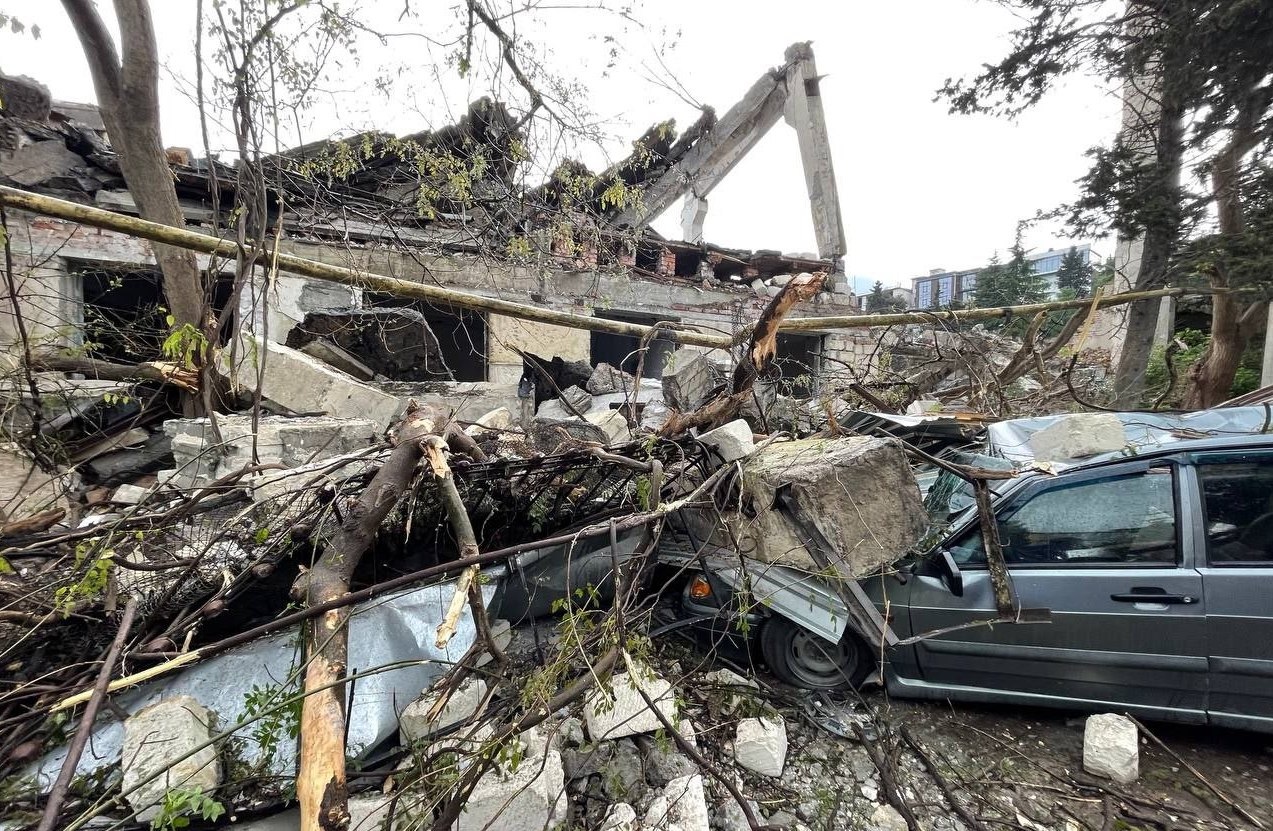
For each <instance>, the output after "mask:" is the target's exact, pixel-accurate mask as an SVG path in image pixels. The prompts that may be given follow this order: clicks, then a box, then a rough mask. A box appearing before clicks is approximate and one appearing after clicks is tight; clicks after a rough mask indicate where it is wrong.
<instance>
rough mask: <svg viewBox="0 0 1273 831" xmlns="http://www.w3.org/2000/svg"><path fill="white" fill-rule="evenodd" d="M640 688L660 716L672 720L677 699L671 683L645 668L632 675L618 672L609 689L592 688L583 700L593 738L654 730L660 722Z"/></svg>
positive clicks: (608, 737) (614, 737)
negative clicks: (674, 696)
mask: <svg viewBox="0 0 1273 831" xmlns="http://www.w3.org/2000/svg"><path fill="white" fill-rule="evenodd" d="M638 690H642V691H644V692H645V694H646V695H647V696H649V697H650V700H651V701H653V702H654V705H655V706H656V707H657V708H658V711H659V712H660V713H662V714H663V716H664V717H665V718H666V719H668V721H671V722H673V723H675V721H676V702H675V701H674V700H673V693H672V685H671V684H670V683H668V682H667V681H665V680H663V679H662V678H659V677H657V676H654V675H652V674H650V673H648V672H646V671H644V670H638V671H637V672H636V673H635V674H631V673H626V672H624V673H620V674H618V675H615V676H614V678H613V679H612V682H611V686H610V689H609V690H608V691H607V690H604V689H600V688H598V689H594V690H593V691H592V692H591V693H590V694H589V695H588V698H587V700H586V701H585V702H584V710H583V715H584V723H585V724H587V725H588V735H589V736H591V737H592V739H593V741H602V740H604V739H617V738H621V737H623V736H635V735H638V734H640V733H653V732H654V731H656V730H659V729H660V728H662V727H663V722H662V721H660V720H659V717H658V715H657V714H655V712H654V711H653V710H651V709H650V708H649V707H648V706H646V703H645V700H644V699H643V698H642V697H641V694H640V692H638Z"/></svg>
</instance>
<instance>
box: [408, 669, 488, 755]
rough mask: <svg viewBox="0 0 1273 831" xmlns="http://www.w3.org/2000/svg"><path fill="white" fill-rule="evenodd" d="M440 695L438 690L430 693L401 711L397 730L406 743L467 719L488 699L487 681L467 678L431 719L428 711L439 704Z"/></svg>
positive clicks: (418, 739)
mask: <svg viewBox="0 0 1273 831" xmlns="http://www.w3.org/2000/svg"><path fill="white" fill-rule="evenodd" d="M438 695H439V694H438V693H437V692H427V693H425V694H424V695H422V696H420V697H419V698H417V699H416V700H415V701H413V702H411V703H410V704H408V705H407V709H405V710H403V711H402V715H401V716H399V717H398V730H399V731H400V732H401V733H402V740H403V742H415V741H420V740H421V739H425V738H427V737H429V736H431V735H433V734H434V733H438V732H440V731H442V730H445V729H446V728H448V727H451V726H452V725H455V724H459V723H460V722H462V721H465V720H466V719H468V718H469V717H470V716H472V715H473V714H474V713H476V712H477V708H478V707H480V706H481V704H482V701H483V700H484V699H485V698H486V682H485V681H483V680H481V679H480V678H470V679H468V680H467V681H465V682H464V683H463V684H461V685H460V686H459V688H458V689H456V690H455V692H453V693H452V694H451V698H450V699H449V700H448V701H447V702H446V704H445V705H443V707H442V709H441V711H439V712H438V714H437V716H436V717H435V718H430V717H429V713H430V712H431V711H432V710H433V707H434V705H435V704H437V701H438Z"/></svg>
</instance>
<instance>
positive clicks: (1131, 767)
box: [1083, 713, 1140, 785]
mask: <svg viewBox="0 0 1273 831" xmlns="http://www.w3.org/2000/svg"><path fill="white" fill-rule="evenodd" d="M1083 770H1085V771H1087V772H1088V773H1090V774H1092V775H1094V776H1103V777H1105V778H1106V779H1113V780H1114V781H1115V782H1118V783H1120V784H1123V785H1130V784H1131V783H1133V782H1135V781H1136V780H1137V779H1139V778H1140V731H1139V730H1137V729H1136V724H1135V723H1134V722H1133V721H1132V720H1131V719H1129V718H1128V717H1127V716H1123V715H1118V714H1117V713H1100V714H1098V715H1094V716H1088V718H1087V722H1086V723H1085V724H1084V727H1083Z"/></svg>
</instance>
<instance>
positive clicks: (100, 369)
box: [31, 351, 199, 392]
mask: <svg viewBox="0 0 1273 831" xmlns="http://www.w3.org/2000/svg"><path fill="white" fill-rule="evenodd" d="M31 368H32V369H46V370H53V371H54V372H79V373H82V374H84V375H87V376H88V377H90V378H98V379H101V380H104V381H158V382H160V383H161V384H174V385H176V386H178V387H181V388H182V389H183V390H186V391H187V392H197V391H198V390H199V371H198V370H195V369H187V368H186V367H183V366H181V365H180V364H175V363H171V362H168V361H146V362H144V363H140V364H117V363H115V362H113V361H103V360H99V359H97V358H87V357H84V356H82V355H60V354H57V353H55V352H50V351H41V352H36V353H35V354H34V355H32V356H31Z"/></svg>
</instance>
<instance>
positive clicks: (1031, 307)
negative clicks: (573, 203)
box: [0, 185, 1258, 348]
mask: <svg viewBox="0 0 1273 831" xmlns="http://www.w3.org/2000/svg"><path fill="white" fill-rule="evenodd" d="M0 205H4V206H6V207H10V208H15V209H17V210H22V211H29V212H31V213H35V214H42V215H44V216H51V217H56V218H58V219H64V220H67V221H69V222H79V223H82V224H84V225H89V226H92V227H94V228H104V229H106V230H108V231H115V232H117V233H120V234H125V235H127V236H130V237H137V238H140V239H146V240H150V241H151V242H159V243H163V244H165V245H171V246H175V247H178V248H188V249H190V250H191V251H198V252H201V253H204V254H218V255H220V256H223V257H230V258H234V257H235V256H237V255H238V254H239V253H240V252H239V248H238V246H237V245H236V244H235V243H234V242H233V241H231V240H224V239H220V238H218V237H213V236H209V235H208V234H201V233H199V232H197V231H191V230H189V229H188V228H174V227H171V226H169V225H160V224H159V223H156V222H147V221H146V220H143V219H138V218H136V217H132V216H125V215H124V214H117V213H113V212H111V211H104V210H102V209H101V208H94V207H90V206H88V205H80V204H77V203H75V202H68V201H66V200H64V199H55V198H54V197H51V196H44V195H42V194H37V193H29V192H27V191H24V190H20V189H18V188H11V187H7V186H4V185H0ZM271 244H272V243H271ZM272 259H273V260H274V261H275V263H274V264H275V267H276V268H277V270H278V271H279V272H283V273H287V274H298V275H300V276H302V277H309V278H312V279H314V280H324V281H326V282H330V283H339V284H341V285H347V286H355V287H358V288H363V289H369V290H371V291H380V292H386V293H388V294H392V295H394V296H396V297H408V298H414V299H418V300H429V301H433V302H443V303H449V304H452V305H454V306H459V307H460V308H462V309H472V310H473V311H479V312H493V313H495V314H500V315H507V316H508V317H514V318H518V319H521V320H534V321H538V322H540V323H552V324H555V325H557V326H570V327H574V328H577V329H585V330H588V331H592V332H609V333H611V334H616V335H630V336H632V337H636V338H642V337H646V336H649V335H651V334H653V333H654V332H655V331H658V332H659V333H660V335H661V337H664V338H666V339H668V340H671V341H674V342H675V343H681V344H689V345H692V346H709V347H717V348H727V347H730V346H733V345H734V344H735V343H736V340H735V339H734V338H732V337H729V336H728V335H717V334H711V333H708V332H687V331H683V330H679V329H674V328H670V327H668V326H667V325H666V324H664V325H663V326H661V327H659V328H658V329H657V330H656V327H653V326H644V325H642V324H639V323H624V322H622V321H617V320H606V319H604V318H599V317H591V316H588V315H578V314H571V313H569V312H558V311H554V310H552V309H543V308H540V307H538V306H531V305H529V304H526V303H513V302H511V301H508V300H496V299H492V298H489V297H482V296H480V295H475V294H469V293H467V292H463V291H457V290H455V289H448V288H444V287H442V286H433V285H426V284H424V283H414V282H411V281H410V280H399V279H397V278H393V277H384V276H381V275H379V274H370V273H367V272H360V271H355V270H354V269H351V268H341V267H340V266H334V265H328V264H326V263H320V262H317V261H315V260H307V259H305V258H303V257H296V256H293V255H291V254H281V253H280V254H277V255H273V254H272ZM1225 292H1233V293H1239V294H1240V293H1244V291H1243V290H1241V289H1215V288H1209V289H1208V288H1189V289H1184V288H1170V289H1157V290H1154V291H1136V292H1124V293H1121V294H1109V295H1105V296H1103V297H1102V298H1101V299H1100V301H1099V302H1098V303H1097V306H1098V307H1099V308H1102V309H1104V308H1108V307H1110V306H1120V305H1123V304H1126V303H1135V302H1137V301H1140V300H1152V299H1156V298H1160V297H1193V296H1198V295H1211V294H1223V293H1225ZM1254 292H1258V289H1253V290H1246V293H1254ZM1091 305H1092V301H1091V300H1089V299H1086V298H1079V299H1077V300H1056V301H1052V302H1048V303H1031V304H1028V305H1024V306H1005V307H1001V308H990V309H959V310H943V311H936V310H935V311H925V312H899V313H895V314H872V315H841V316H834V317H831V316H828V317H802V318H793V319H791V320H786V321H784V322H782V324H781V325H780V327H779V328H780V329H782V330H784V331H787V330H791V331H802V330H804V331H807V330H819V331H822V330H830V329H869V328H871V327H875V326H896V325H898V324H905V323H940V322H943V321H946V322H955V321H968V320H991V319H994V318H999V317H1012V316H1019V317H1020V316H1032V315H1035V314H1037V313H1038V312H1055V311H1061V310H1064V309H1084V308H1089V307H1090V306H1091Z"/></svg>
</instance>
